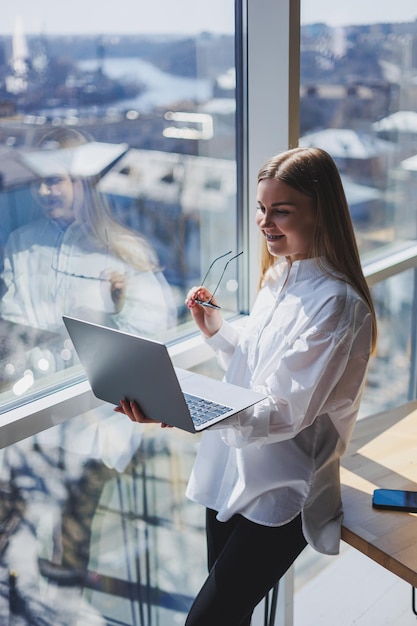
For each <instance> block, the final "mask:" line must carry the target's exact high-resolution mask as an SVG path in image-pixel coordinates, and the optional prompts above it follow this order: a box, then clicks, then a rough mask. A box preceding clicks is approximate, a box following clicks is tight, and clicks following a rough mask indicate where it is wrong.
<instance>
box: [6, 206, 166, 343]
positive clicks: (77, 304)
mask: <svg viewBox="0 0 417 626" xmlns="http://www.w3.org/2000/svg"><path fill="white" fill-rule="evenodd" d="M109 270H111V271H117V272H120V273H121V274H124V275H125V276H126V296H125V302H124V305H123V308H122V310H121V311H120V312H119V313H115V312H114V303H113V301H112V298H111V294H110V282H109V281H108V280H100V277H101V276H102V274H103V272H108V271H109ZM2 279H3V281H4V284H5V287H6V293H5V294H4V296H3V298H2V300H1V303H0V315H1V316H2V317H3V318H5V319H8V320H10V321H13V322H17V323H20V324H26V325H28V326H34V327H35V328H45V329H48V330H59V329H62V327H63V324H62V317H61V316H62V315H63V314H64V313H65V314H67V315H73V316H75V317H83V318H85V319H92V320H93V321H102V322H103V323H106V322H105V320H106V316H107V319H108V323H111V325H114V326H116V327H117V328H120V329H122V330H125V331H127V332H132V333H146V334H149V335H156V336H158V334H159V333H160V332H161V331H163V330H166V329H167V328H169V327H170V326H173V325H174V324H175V322H176V306H175V303H174V299H173V295H172V293H171V290H170V288H169V286H168V283H167V282H166V280H165V278H164V276H163V275H162V273H161V272H158V271H143V272H140V271H135V270H134V269H133V268H132V267H130V266H129V265H127V264H126V263H124V262H123V261H122V260H121V259H119V258H116V257H114V256H110V255H109V254H107V253H106V251H103V250H99V249H98V248H97V245H96V243H94V242H93V241H92V240H91V239H90V238H89V237H88V235H87V234H86V233H85V231H84V230H83V228H82V227H81V225H80V224H78V223H77V222H73V223H72V224H71V225H70V226H68V228H66V229H65V230H62V229H61V228H60V227H59V226H58V224H57V223H56V222H55V221H54V220H50V219H47V218H46V217H41V218H40V219H39V220H36V221H34V222H30V223H28V224H26V225H25V226H22V227H21V228H18V229H16V230H14V231H13V232H12V233H11V234H10V236H9V239H8V241H7V244H6V248H5V255H4V270H3V273H2Z"/></svg>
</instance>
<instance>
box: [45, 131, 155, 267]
mask: <svg viewBox="0 0 417 626" xmlns="http://www.w3.org/2000/svg"><path fill="white" fill-rule="evenodd" d="M90 141H92V138H91V137H89V136H88V135H87V134H85V133H81V132H80V131H78V130H75V129H72V128H56V129H53V130H52V131H50V132H48V133H47V134H46V135H44V136H43V137H42V140H41V141H40V142H39V143H38V147H40V148H45V149H47V147H49V146H50V147H53V148H54V149H65V148H74V147H77V146H80V145H83V144H86V143H89V142H90ZM72 180H73V183H78V185H74V189H76V190H77V191H76V192H75V193H76V196H77V193H78V196H77V197H76V198H75V199H74V203H76V205H77V208H78V211H79V213H80V217H81V218H82V221H81V222H80V226H81V228H82V229H83V230H84V232H85V233H86V235H87V237H88V238H89V239H90V240H91V241H93V242H94V243H95V245H97V246H98V248H99V249H101V250H102V251H104V252H106V253H107V254H112V255H113V256H115V257H117V258H119V259H121V260H122V261H124V262H125V263H126V264H127V265H129V266H131V267H132V268H134V269H136V270H138V271H157V270H159V269H160V267H159V264H158V259H157V255H156V253H155V251H154V249H153V247H152V245H151V244H150V242H148V241H147V240H146V239H145V238H144V237H143V236H142V235H140V234H139V233H136V232H135V231H133V230H131V229H129V228H127V227H126V226H124V225H123V224H121V223H120V222H118V221H117V220H116V219H115V218H114V217H113V214H112V210H111V206H110V204H109V200H108V198H107V197H106V196H105V195H104V194H102V193H100V192H99V190H98V189H97V183H98V178H97V177H89V178H81V177H78V178H72ZM80 192H81V193H80Z"/></svg>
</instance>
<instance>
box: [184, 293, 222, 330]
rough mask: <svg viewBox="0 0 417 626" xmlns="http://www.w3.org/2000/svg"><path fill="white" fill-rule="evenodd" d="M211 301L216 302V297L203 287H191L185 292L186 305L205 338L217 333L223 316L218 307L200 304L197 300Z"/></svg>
mask: <svg viewBox="0 0 417 626" xmlns="http://www.w3.org/2000/svg"><path fill="white" fill-rule="evenodd" d="M197 300H201V301H203V302H208V301H210V302H212V303H213V304H217V302H216V299H215V298H212V295H211V293H210V292H209V291H208V289H206V288H205V287H193V288H192V289H190V291H189V292H188V294H187V297H186V299H185V304H186V306H187V307H188V308H189V309H190V312H191V315H192V316H193V318H194V321H195V323H196V324H197V326H198V328H199V329H200V330H201V332H202V333H203V335H204V336H205V337H207V338H209V337H212V336H213V335H215V334H216V333H217V331H218V330H219V329H220V327H221V325H222V323H223V317H222V314H221V313H220V310H219V309H213V308H211V307H208V306H202V305H201V304H199V303H198V302H197Z"/></svg>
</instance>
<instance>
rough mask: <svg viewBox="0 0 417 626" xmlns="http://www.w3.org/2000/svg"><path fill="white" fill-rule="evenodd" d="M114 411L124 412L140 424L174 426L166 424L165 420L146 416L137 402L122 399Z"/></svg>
mask: <svg viewBox="0 0 417 626" xmlns="http://www.w3.org/2000/svg"><path fill="white" fill-rule="evenodd" d="M114 411H115V412H116V413H123V414H124V415H127V417H128V418H129V419H130V421H131V422H138V424H161V428H172V426H170V425H169V424H166V423H165V422H159V421H158V420H154V419H151V418H150V417H146V415H145V414H144V413H143V412H142V411H141V409H140V407H139V405H138V403H137V402H132V401H129V400H120V405H119V406H116V407H115V408H114Z"/></svg>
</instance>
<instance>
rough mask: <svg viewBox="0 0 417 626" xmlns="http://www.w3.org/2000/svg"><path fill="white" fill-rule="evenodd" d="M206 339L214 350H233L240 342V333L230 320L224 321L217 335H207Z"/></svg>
mask: <svg viewBox="0 0 417 626" xmlns="http://www.w3.org/2000/svg"><path fill="white" fill-rule="evenodd" d="M204 340H205V342H206V343H207V344H208V345H209V346H211V348H213V350H220V351H221V352H231V351H233V350H234V349H235V348H236V346H237V344H238V341H239V333H238V331H237V330H236V328H235V327H234V326H232V325H231V324H229V323H228V322H223V324H222V325H221V327H220V328H219V330H218V331H217V333H216V334H215V335H213V336H212V337H208V338H207V337H206V338H205V339H204Z"/></svg>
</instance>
